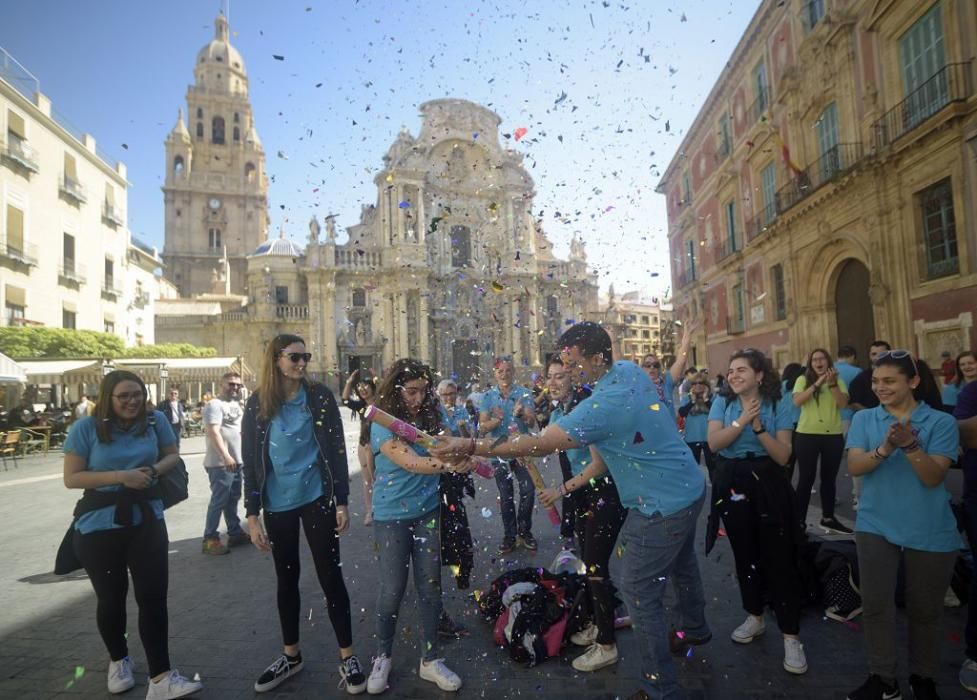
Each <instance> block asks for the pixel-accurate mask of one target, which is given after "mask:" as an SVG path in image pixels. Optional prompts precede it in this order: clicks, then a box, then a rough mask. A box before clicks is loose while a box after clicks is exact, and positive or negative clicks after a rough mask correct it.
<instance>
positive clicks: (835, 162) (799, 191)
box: [774, 143, 862, 214]
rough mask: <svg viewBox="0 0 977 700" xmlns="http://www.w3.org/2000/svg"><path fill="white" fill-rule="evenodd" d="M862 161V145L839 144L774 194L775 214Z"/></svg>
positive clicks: (780, 212) (788, 207)
mask: <svg viewBox="0 0 977 700" xmlns="http://www.w3.org/2000/svg"><path fill="white" fill-rule="evenodd" d="M861 159H862V144H860V143H839V144H836V145H835V146H833V147H832V148H830V149H828V150H827V151H825V152H824V154H823V155H822V156H821V157H820V158H818V159H817V160H816V161H814V162H813V163H811V164H810V165H808V166H807V167H806V168H804V169H803V170H801V171H800V172H798V173H797V174H795V175H794V179H793V180H791V181H790V182H789V183H787V184H786V185H784V187H782V188H781V189H780V190H779V191H778V192H777V194H776V197H775V200H774V201H775V203H776V208H777V213H779V214H782V213H784V212H785V211H787V210H788V209H790V208H791V207H793V206H794V205H795V204H797V203H798V202H800V201H801V200H803V199H805V198H807V197H810V196H811V195H812V194H814V193H815V192H817V191H818V190H819V189H821V188H822V187H824V186H825V185H827V184H828V183H829V182H831V181H833V180H834V179H835V178H837V177H839V176H841V175H844V174H845V173H846V172H848V171H849V170H851V169H852V168H853V167H854V166H855V165H857V164H858V162H859V161H861Z"/></svg>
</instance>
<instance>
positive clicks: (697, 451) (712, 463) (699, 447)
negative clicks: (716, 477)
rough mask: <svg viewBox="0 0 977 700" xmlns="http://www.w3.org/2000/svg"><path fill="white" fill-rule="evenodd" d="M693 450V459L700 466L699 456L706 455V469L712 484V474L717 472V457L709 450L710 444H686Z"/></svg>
mask: <svg viewBox="0 0 977 700" xmlns="http://www.w3.org/2000/svg"><path fill="white" fill-rule="evenodd" d="M686 444H687V445H688V446H689V449H690V450H692V457H693V459H695V463H696V464H699V455H701V454H702V453H703V452H705V453H706V469H708V470H709V483H712V474H713V472H715V471H716V455H714V454H713V453H712V450H710V449H709V443H708V442H688V443H686Z"/></svg>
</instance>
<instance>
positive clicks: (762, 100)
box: [746, 87, 770, 124]
mask: <svg viewBox="0 0 977 700" xmlns="http://www.w3.org/2000/svg"><path fill="white" fill-rule="evenodd" d="M769 108H770V88H766V87H765V88H763V92H761V93H760V95H759V96H758V97H757V98H756V99H755V100H753V104H751V105H750V109H749V110H748V111H747V113H746V118H747V120H748V121H749V123H750V124H755V123H757V122H758V121H760V119H761V118H762V117H763V115H764V114H766V113H767V110H768V109H769Z"/></svg>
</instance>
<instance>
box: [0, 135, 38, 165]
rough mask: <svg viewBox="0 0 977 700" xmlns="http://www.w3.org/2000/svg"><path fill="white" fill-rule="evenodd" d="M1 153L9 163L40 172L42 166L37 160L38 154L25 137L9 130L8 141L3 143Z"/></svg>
mask: <svg viewBox="0 0 977 700" xmlns="http://www.w3.org/2000/svg"><path fill="white" fill-rule="evenodd" d="M0 155H2V156H3V160H4V161H6V162H8V163H14V164H15V165H18V166H20V167H21V168H23V169H24V170H28V171H30V172H32V173H37V172H40V170H41V166H40V164H39V163H38V162H37V154H36V153H35V152H34V149H33V148H31V145H30V144H29V143H27V141H25V140H24V139H22V138H20V137H18V136H15V135H13V134H12V133H10V132H7V142H6V143H5V144H3V148H2V150H0Z"/></svg>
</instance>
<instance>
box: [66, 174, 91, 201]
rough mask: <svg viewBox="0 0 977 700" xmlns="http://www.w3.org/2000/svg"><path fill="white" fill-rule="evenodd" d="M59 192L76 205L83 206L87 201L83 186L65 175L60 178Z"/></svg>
mask: <svg viewBox="0 0 977 700" xmlns="http://www.w3.org/2000/svg"><path fill="white" fill-rule="evenodd" d="M60 190H61V194H63V195H64V196H66V197H68V198H69V199H73V200H75V201H76V202H77V203H78V204H84V203H85V202H87V201H88V195H87V194H86V193H85V186H84V185H83V184H81V183H80V182H78V181H77V180H75V179H73V178H71V177H69V176H67V175H65V176H64V177H62V178H61V187H60Z"/></svg>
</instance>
